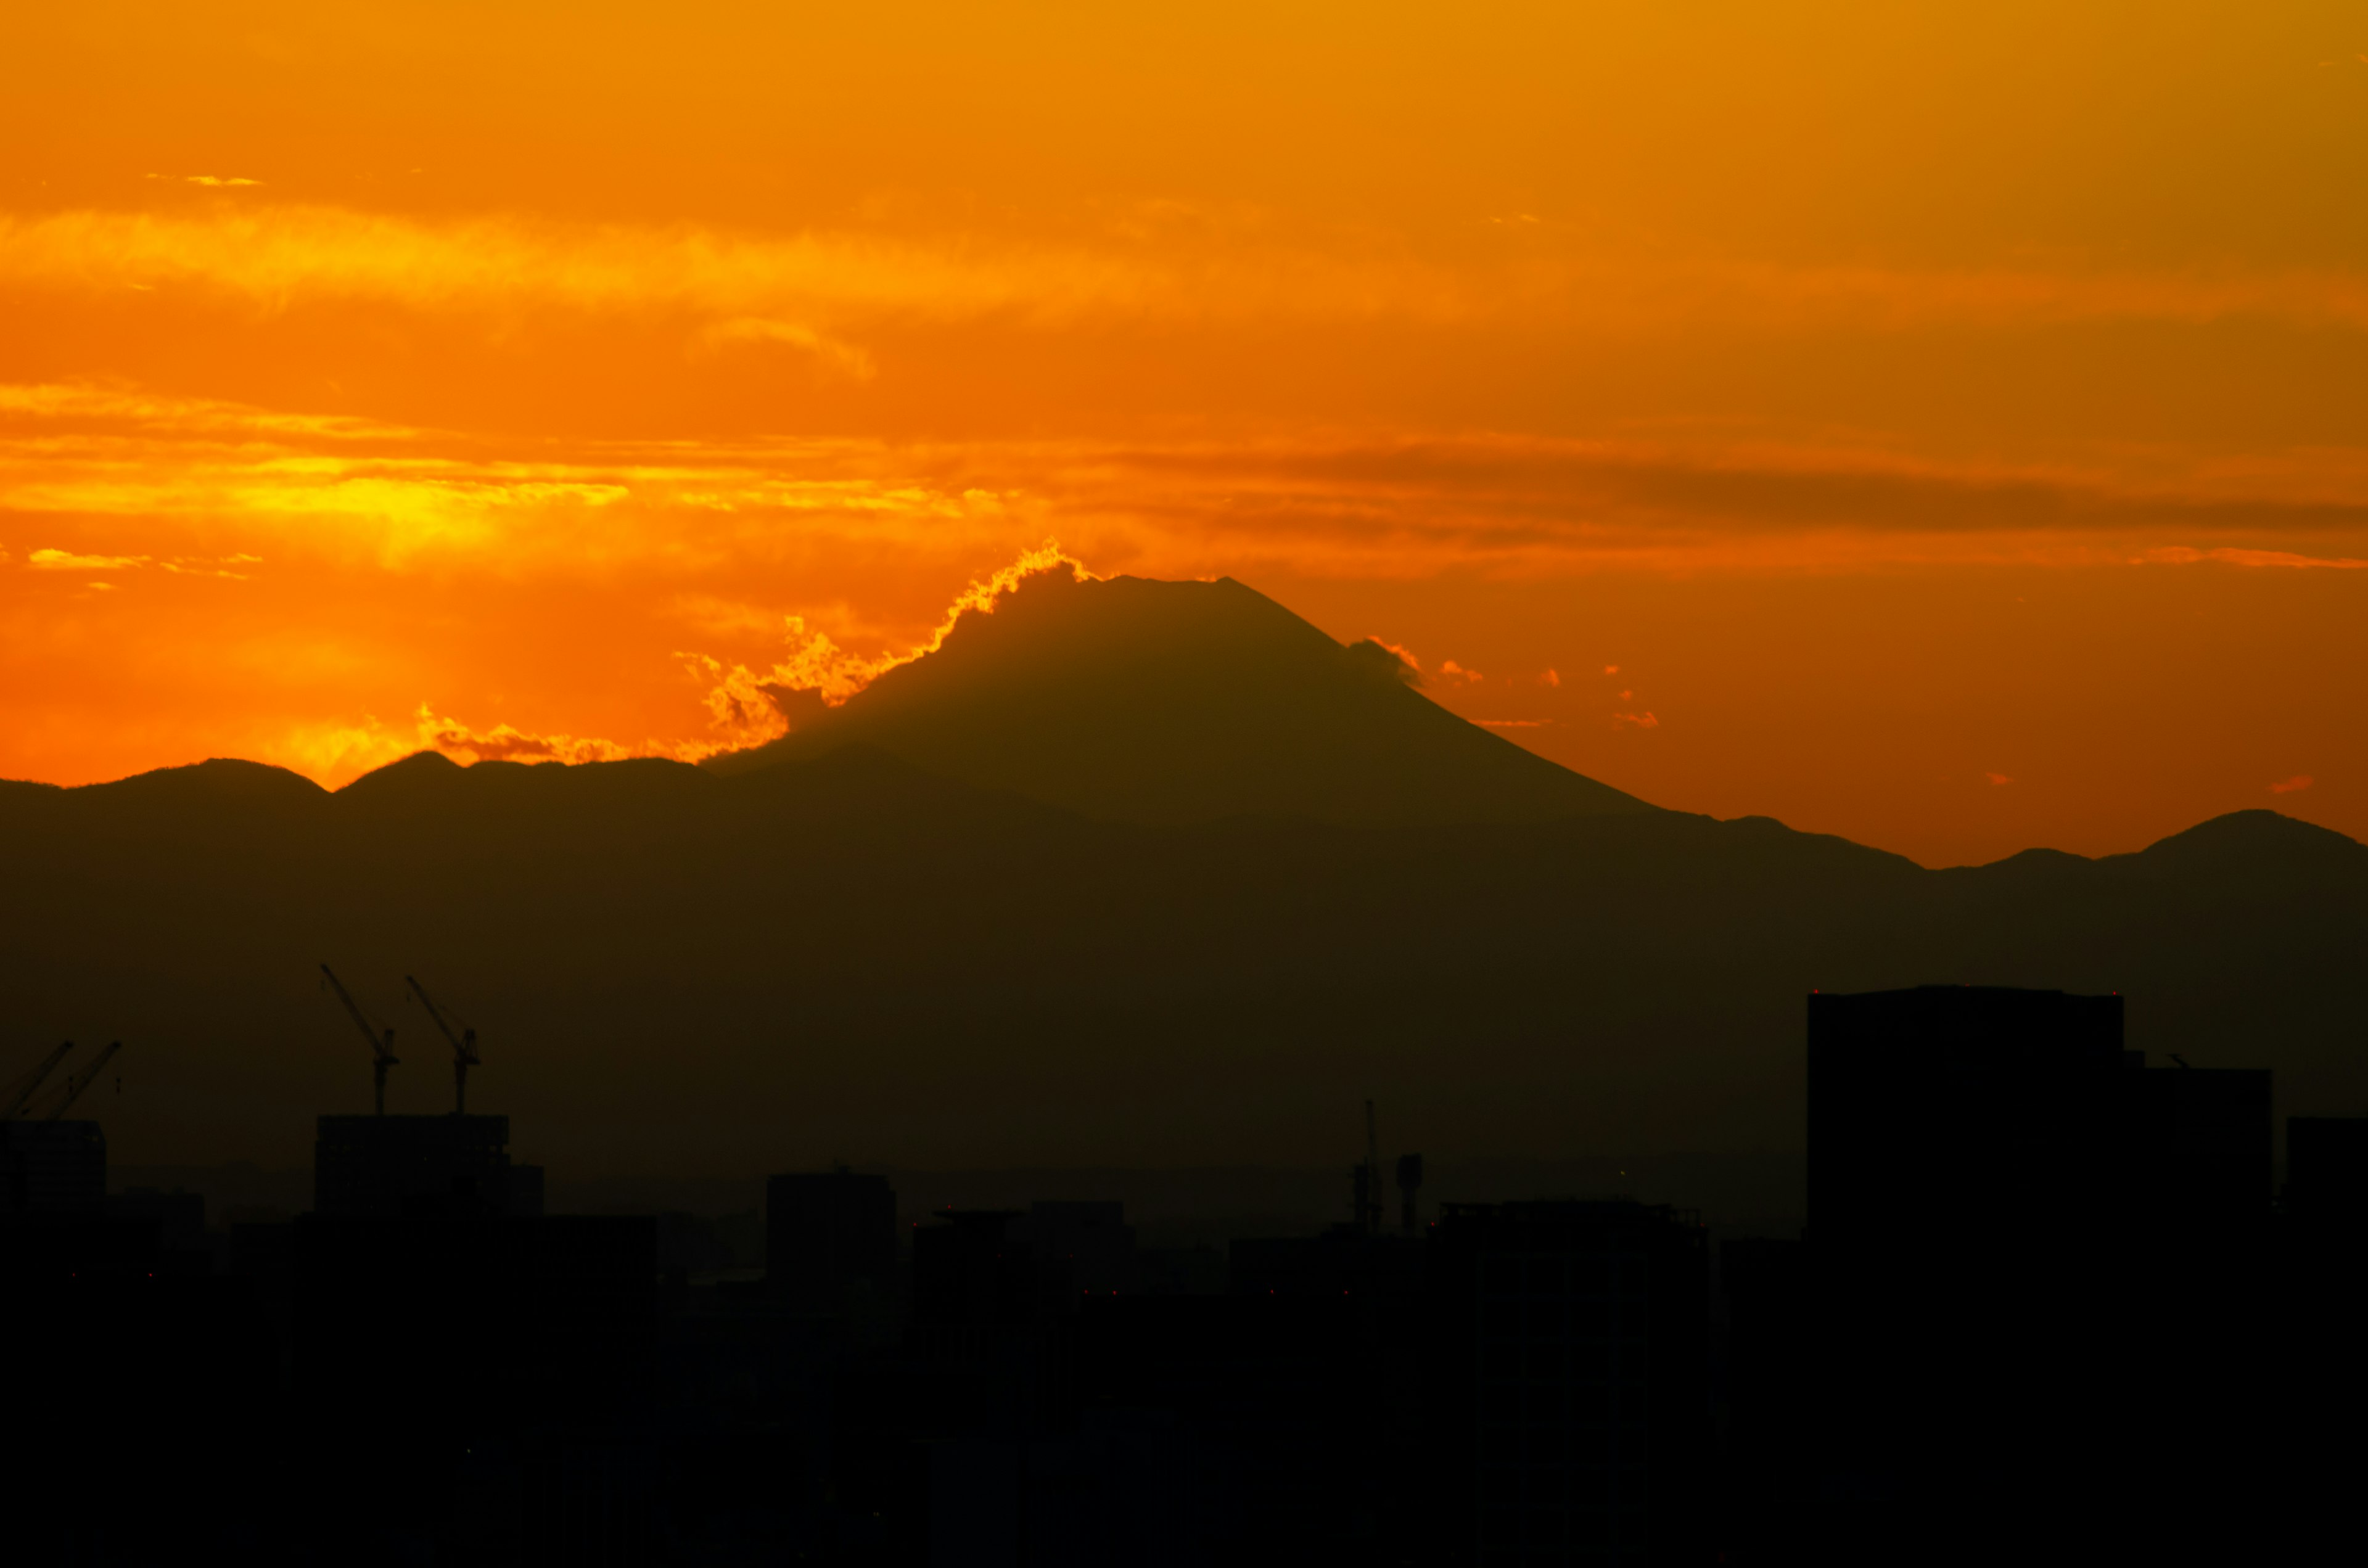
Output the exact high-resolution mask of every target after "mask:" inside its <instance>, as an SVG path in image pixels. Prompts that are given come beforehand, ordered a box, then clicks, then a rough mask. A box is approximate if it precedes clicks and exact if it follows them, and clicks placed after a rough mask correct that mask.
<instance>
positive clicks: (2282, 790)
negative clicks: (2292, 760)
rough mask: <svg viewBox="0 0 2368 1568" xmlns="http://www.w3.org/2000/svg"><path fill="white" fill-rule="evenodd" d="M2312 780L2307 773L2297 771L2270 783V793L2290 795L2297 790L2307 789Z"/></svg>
mask: <svg viewBox="0 0 2368 1568" xmlns="http://www.w3.org/2000/svg"><path fill="white" fill-rule="evenodd" d="M2313 782H2314V780H2313V779H2312V778H2311V776H2310V775H2309V774H2307V773H2297V774H2295V775H2294V777H2293V778H2287V779H2283V780H2282V781H2280V782H2278V783H2275V784H2272V785H2271V786H2270V793H2271V794H2272V795H2291V794H2293V793H2294V791H2296V790H2307V789H2309V788H2310V787H2311V785H2312V783H2313Z"/></svg>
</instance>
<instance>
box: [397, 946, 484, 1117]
mask: <svg viewBox="0 0 2368 1568" xmlns="http://www.w3.org/2000/svg"><path fill="white" fill-rule="evenodd" d="M403 983H404V984H405V985H408V986H410V987H411V994H413V995H414V996H416V997H418V998H419V1005H420V1006H423V1007H425V1008H427V1016H428V1017H430V1018H432V1019H434V1020H435V1022H436V1027H437V1028H439V1029H441V1030H443V1031H444V1038H445V1039H446V1040H450V1041H451V1042H452V1114H453V1115H454V1116H461V1115H465V1114H466V1113H467V1111H468V1109H469V1069H470V1068H472V1067H475V1066H478V1065H480V1064H481V1063H482V1062H483V1058H481V1057H479V1056H478V1054H477V1031H476V1030H475V1029H472V1028H470V1027H469V1025H468V1021H467V1020H466V1019H461V1020H459V1021H460V1024H461V1029H460V1032H459V1033H457V1034H456V1033H454V1032H453V1029H452V1024H453V1022H454V1020H453V1019H450V1018H447V1017H445V1016H444V1009H443V1008H441V1007H438V1006H437V1005H436V999H435V998H434V997H432V996H430V995H428V994H427V987H426V986H424V985H422V984H420V983H419V982H418V981H417V980H416V979H415V978H414V977H412V976H410V975H407V974H406V975H404V977H403Z"/></svg>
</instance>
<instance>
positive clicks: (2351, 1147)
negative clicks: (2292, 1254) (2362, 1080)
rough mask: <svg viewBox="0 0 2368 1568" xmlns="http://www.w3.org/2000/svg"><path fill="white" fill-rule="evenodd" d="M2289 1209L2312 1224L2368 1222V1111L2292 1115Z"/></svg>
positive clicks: (2367, 1224)
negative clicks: (2364, 1115) (2335, 1114)
mask: <svg viewBox="0 0 2368 1568" xmlns="http://www.w3.org/2000/svg"><path fill="white" fill-rule="evenodd" d="M2285 1211H2286V1213H2287V1214H2288V1215H2290V1216H2292V1217H2293V1218H2294V1219H2296V1220H2299V1221H2304V1222H2305V1223H2309V1224H2315V1225H2340V1226H2345V1227H2351V1228H2360V1227H2368V1117H2359V1116H2291V1117H2288V1118H2287V1119H2286V1189H2285Z"/></svg>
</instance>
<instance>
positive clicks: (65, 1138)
mask: <svg viewBox="0 0 2368 1568" xmlns="http://www.w3.org/2000/svg"><path fill="white" fill-rule="evenodd" d="M106 1198H107V1134H106V1133H104V1132H102V1131H99V1126H98V1123H97V1122H96V1121H0V1216H5V1215H11V1214H63V1213H77V1212H83V1211H87V1210H97V1208H98V1207H99V1206H100V1204H101V1203H103V1202H104V1201H105V1200H106Z"/></svg>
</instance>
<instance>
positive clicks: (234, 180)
mask: <svg viewBox="0 0 2368 1568" xmlns="http://www.w3.org/2000/svg"><path fill="white" fill-rule="evenodd" d="M147 177H148V178H150V179H154V180H171V179H177V180H179V181H180V182H181V183H182V184H183V185H202V186H206V187H211V188H212V189H215V190H228V189H232V188H234V187H245V186H259V185H261V184H262V183H263V182H262V181H261V180H259V179H247V178H245V177H244V176H239V175H150V176H147Z"/></svg>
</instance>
